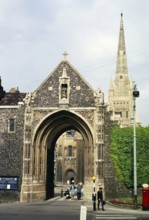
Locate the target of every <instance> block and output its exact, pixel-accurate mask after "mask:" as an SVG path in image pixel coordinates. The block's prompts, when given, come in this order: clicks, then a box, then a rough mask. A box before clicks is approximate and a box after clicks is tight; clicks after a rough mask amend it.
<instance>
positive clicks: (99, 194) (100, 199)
mask: <svg viewBox="0 0 149 220" xmlns="http://www.w3.org/2000/svg"><path fill="white" fill-rule="evenodd" d="M97 200H98V210H100V204H101V208H102V210H103V211H104V199H103V191H102V187H100V188H99V190H98V192H97Z"/></svg>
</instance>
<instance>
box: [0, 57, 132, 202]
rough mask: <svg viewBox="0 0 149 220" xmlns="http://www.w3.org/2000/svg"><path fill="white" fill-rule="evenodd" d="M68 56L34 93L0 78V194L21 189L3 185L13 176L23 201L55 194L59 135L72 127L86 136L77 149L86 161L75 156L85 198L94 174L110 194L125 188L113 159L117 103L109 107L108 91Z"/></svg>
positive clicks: (31, 200) (89, 190) (37, 199)
mask: <svg viewBox="0 0 149 220" xmlns="http://www.w3.org/2000/svg"><path fill="white" fill-rule="evenodd" d="M66 55H67V54H66V53H65V54H64V59H63V60H62V61H61V62H60V63H59V65H58V66H57V67H56V68H55V69H54V71H53V72H52V73H51V74H50V75H49V76H48V77H47V78H46V79H45V80H44V81H43V82H42V83H41V85H39V87H38V88H37V89H36V90H35V91H34V92H32V93H20V92H19V90H18V89H11V91H10V92H7V93H6V92H5V91H4V89H3V87H2V83H1V81H0V193H3V192H4V191H5V192H6V191H7V192H10V193H14V194H15V193H16V191H12V190H11V184H8V183H7V182H5V183H3V184H1V182H2V181H1V180H2V179H1V178H2V177H3V178H4V179H5V178H9V177H14V178H15V179H17V180H18V190H17V192H18V196H19V198H20V201H21V202H33V201H42V200H45V199H49V198H52V197H54V186H55V184H56V183H55V175H58V173H59V175H60V172H58V170H57V173H55V149H56V147H57V141H58V139H59V137H60V136H61V135H62V134H64V133H65V132H67V131H76V132H77V133H78V134H80V136H81V144H80V149H79V150H78V149H77V150H78V151H80V152H82V153H80V155H82V156H81V159H78V157H77V155H78V154H77V153H76V151H74V152H75V153H74V155H75V156H74V158H73V159H74V161H75V162H74V165H76V164H77V166H78V167H80V168H81V174H78V175H80V177H79V178H80V179H81V181H82V182H83V188H84V196H85V198H86V199H91V194H92V190H93V181H92V176H96V185H97V187H99V186H102V188H103V190H104V193H105V195H106V198H110V197H114V196H116V195H117V193H119V192H120V191H121V193H123V192H124V191H125V188H124V186H122V185H121V184H120V183H119V182H118V180H117V177H116V174H115V172H114V169H113V166H112V162H111V159H110V157H109V149H108V145H109V131H110V128H111V126H113V124H114V123H116V121H113V120H112V119H111V116H113V112H114V111H113V112H112V110H111V109H113V107H111V106H110V110H109V108H108V105H107V104H105V103H104V94H103V92H102V91H101V90H100V89H99V90H98V91H95V90H94V89H93V88H92V87H91V86H90V85H89V84H88V83H87V82H86V81H85V79H84V78H83V77H82V76H81V74H80V73H79V72H78V71H77V70H76V69H75V68H74V67H73V66H72V65H71V63H70V62H69V61H68V60H67V58H66ZM127 85H128V83H127ZM124 86H125V85H124ZM112 89H113V88H112ZM110 104H111V103H110ZM76 148H77V147H76ZM61 152H64V151H61ZM69 154H70V155H64V154H63V153H62V154H61V156H62V157H65V156H71V157H72V149H71V147H70V146H69ZM77 161H81V162H77ZM71 162H72V160H71ZM60 166H61V165H60ZM60 166H59V167H60ZM72 167H73V164H71V169H68V173H69V174H70V175H71V173H72V170H74V171H75V177H76V176H77V173H78V168H75V169H72ZM65 176H66V171H65ZM8 185H9V186H8ZM119 189H120V190H119ZM119 195H121V194H119Z"/></svg>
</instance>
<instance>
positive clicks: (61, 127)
mask: <svg viewBox="0 0 149 220" xmlns="http://www.w3.org/2000/svg"><path fill="white" fill-rule="evenodd" d="M70 129H74V130H76V131H78V132H79V133H80V134H81V135H82V137H83V140H84V145H85V146H84V163H85V164H84V180H86V179H88V177H89V178H90V177H91V176H92V174H93V173H94V162H93V161H94V148H93V144H94V140H93V133H92V130H91V128H90V126H89V124H88V122H87V121H86V120H85V119H84V118H83V117H82V116H81V115H79V114H76V113H74V112H72V111H71V112H70V111H67V110H60V111H57V112H54V113H52V114H49V115H48V116H47V117H45V118H43V119H42V121H41V122H40V124H39V125H38V127H37V128H36V131H35V134H34V138H33V143H32V148H31V158H32V160H31V169H30V170H31V173H30V174H31V178H30V183H29V185H30V186H31V189H30V187H29V190H28V192H27V190H26V192H23V188H22V192H21V195H22V200H23V194H24V193H28V194H29V195H30V196H28V198H32V200H33V201H34V200H44V199H49V198H51V197H54V149H55V145H56V141H57V139H58V138H59V137H60V136H61V134H62V133H64V132H65V131H67V130H70ZM26 185H27V184H26ZM25 189H27V187H26V188H25ZM24 191H25V190H24Z"/></svg>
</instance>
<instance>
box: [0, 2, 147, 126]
mask: <svg viewBox="0 0 149 220" xmlns="http://www.w3.org/2000/svg"><path fill="white" fill-rule="evenodd" d="M121 13H123V22H124V32H125V43H126V56H127V66H128V74H129V77H130V79H131V80H133V81H135V83H136V85H137V89H138V90H139V92H140V97H139V98H137V99H136V110H137V117H138V118H139V119H140V121H141V122H142V125H148V124H149V117H148V115H149V113H148V112H149V111H148V109H149V87H148V86H149V77H148V73H149V24H148V23H149V1H148V0H131V1H130V0H42V1H41V0H0V76H1V79H2V86H3V88H4V90H5V91H6V92H9V91H10V89H11V88H12V87H15V88H17V87H18V88H19V91H20V92H33V91H34V90H35V89H36V88H37V87H38V86H39V85H40V84H41V83H42V82H43V81H44V80H45V79H46V78H47V76H48V75H49V74H50V73H51V72H52V71H53V70H54V69H55V68H56V67H57V65H58V64H59V63H60V62H61V61H62V59H63V55H62V54H63V53H64V52H65V51H66V52H67V53H68V57H67V59H68V61H69V62H70V63H71V64H72V65H73V66H74V67H75V68H76V69H77V70H78V72H79V73H80V74H81V75H82V76H83V77H84V78H85V80H86V81H87V82H88V83H89V84H90V85H91V86H92V87H93V89H95V90H97V89H98V88H100V89H101V90H102V91H103V92H104V95H105V102H107V100H108V89H109V84H110V81H111V79H112V80H113V79H114V78H115V71H116V61H117V48H118V37H119V29H120V14H121Z"/></svg>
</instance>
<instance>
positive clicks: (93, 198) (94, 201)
mask: <svg viewBox="0 0 149 220" xmlns="http://www.w3.org/2000/svg"><path fill="white" fill-rule="evenodd" d="M92 180H93V194H92V200H93V211H96V190H95V181H96V177H95V176H93V177H92Z"/></svg>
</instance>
